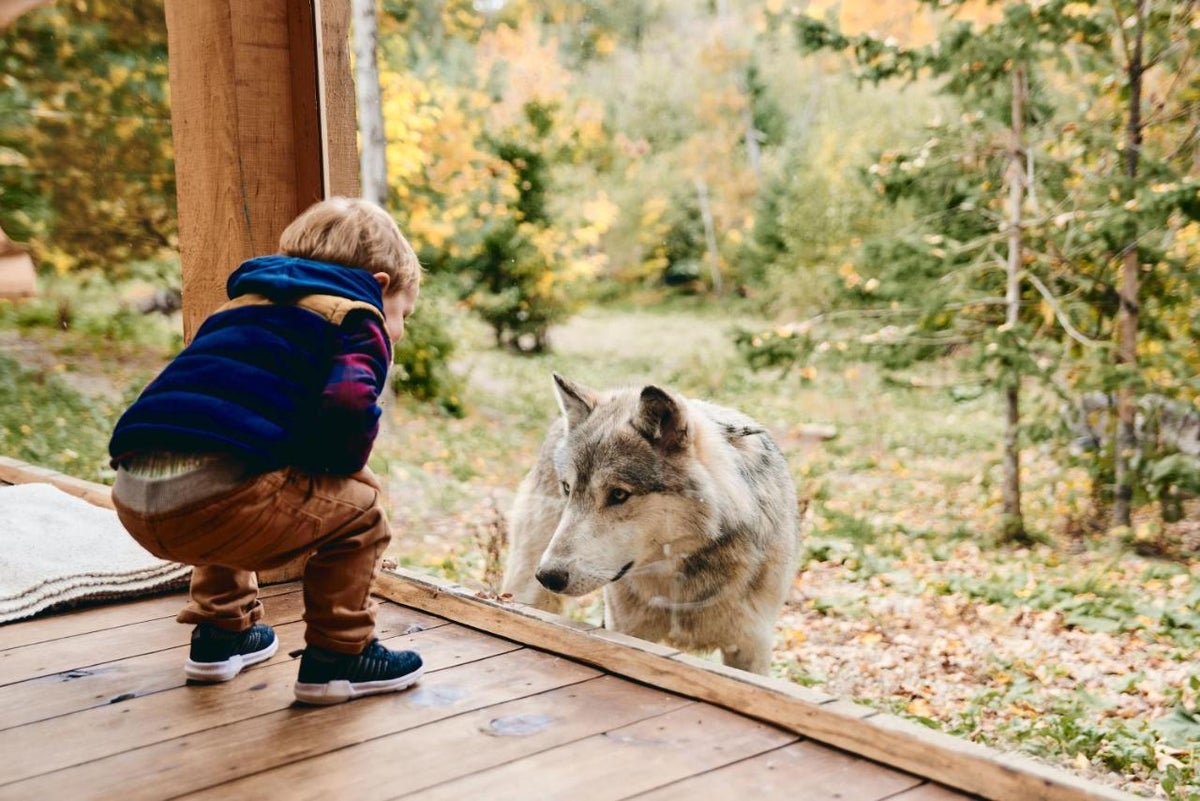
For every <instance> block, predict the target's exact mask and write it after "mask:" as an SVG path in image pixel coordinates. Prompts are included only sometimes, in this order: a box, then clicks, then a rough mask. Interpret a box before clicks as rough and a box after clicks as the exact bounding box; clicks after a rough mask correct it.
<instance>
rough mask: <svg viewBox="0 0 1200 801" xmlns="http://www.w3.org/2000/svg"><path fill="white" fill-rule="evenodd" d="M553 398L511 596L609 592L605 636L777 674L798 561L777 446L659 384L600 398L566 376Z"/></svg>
mask: <svg viewBox="0 0 1200 801" xmlns="http://www.w3.org/2000/svg"><path fill="white" fill-rule="evenodd" d="M554 389H555V394H556V395H557V398H558V403H559V407H560V409H561V411H562V416H561V417H560V418H559V419H558V420H556V421H555V422H554V424H553V425H552V426H551V428H550V431H549V434H548V436H547V437H546V440H545V442H544V443H543V444H542V447H541V451H540V453H539V454H538V457H537V461H536V463H535V464H534V466H533V468H532V469H531V470H530V471H529V474H528V475H527V476H526V477H525V479H524V480H523V481H522V482H521V486H520V488H519V489H518V491H517V498H516V500H515V502H514V507H513V513H512V517H511V526H510V532H511V537H512V542H511V546H510V551H509V555H508V560H507V564H506V569H505V578H504V586H503V591H504V592H507V593H511V594H512V596H513V598H514V600H516V601H520V602H523V603H528V604H532V605H534V606H536V607H539V608H542V609H546V610H549V611H554V612H557V611H560V610H561V607H562V602H563V596H564V595H566V596H579V595H584V594H586V593H589V592H592V591H593V590H596V589H600V588H603V592H604V625H605V627H606V628H610V629H613V630H615V631H619V632H623V633H626V634H630V635H633V636H635V637H640V638H642V639H646V640H652V641H658V642H664V643H667V644H669V645H672V646H674V647H677V648H680V649H682V650H689V651H711V650H714V649H720V651H721V655H722V658H723V660H724V662H725V664H727V665H730V666H733V667H737V668H742V669H744V670H750V671H754V672H756V673H764V674H765V673H766V672H767V670H768V668H769V667H770V663H771V642H772V637H773V629H774V624H775V620H776V618H777V617H778V615H779V610H780V608H781V607H782V605H783V602H784V600H785V599H786V597H787V594H788V591H789V589H790V588H791V585H792V580H793V578H794V577H795V574H796V569H797V564H796V563H797V557H798V550H799V520H798V518H799V513H798V510H797V505H796V488H795V485H794V484H793V481H792V478H791V475H790V473H789V471H788V466H787V462H786V461H785V460H784V458H783V455H782V454H781V453H780V451H779V448H778V447H777V446H776V445H775V443H774V441H772V439H771V438H770V436H769V435H768V434H767V432H766V431H765V430H764V429H763V428H762V426H760V425H759V424H757V423H756V422H754V421H753V420H751V419H750V418H749V417H747V416H745V415H744V414H741V413H740V412H737V411H734V410H732V409H726V408H723V407H721V406H717V405H714V404H711V403H706V402H703V401H698V400H690V399H687V398H683V397H681V396H680V395H678V394H676V393H674V392H670V391H668V390H664V389H661V388H659V387H656V386H647V387H644V388H642V389H621V390H615V391H610V392H596V391H593V390H591V389H587V388H586V387H583V386H580V385H579V384H576V383H573V382H571V381H568V380H567V379H565V378H563V377H561V376H559V375H557V374H555V375H554Z"/></svg>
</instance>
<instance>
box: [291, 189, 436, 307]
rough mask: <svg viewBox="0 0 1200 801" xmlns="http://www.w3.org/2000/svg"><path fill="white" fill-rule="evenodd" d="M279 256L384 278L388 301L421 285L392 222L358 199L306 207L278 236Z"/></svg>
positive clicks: (414, 259)
mask: <svg viewBox="0 0 1200 801" xmlns="http://www.w3.org/2000/svg"><path fill="white" fill-rule="evenodd" d="M279 252H280V253H282V254H283V255H285V256H296V257H298V258H302V259H312V260H313V261H326V262H332V263H333V264H340V265H343V266H345V267H358V268H361V269H363V270H366V271H367V272H370V273H372V274H374V273H386V274H387V276H388V278H389V281H388V287H387V294H389V295H394V294H395V293H397V292H400V291H401V290H404V289H408V288H410V287H414V286H417V285H418V284H420V282H421V264H420V262H418V261H417V254H416V253H414V252H413V249H412V245H410V244H409V243H408V240H407V239H405V238H404V234H402V233H400V227H399V226H398V225H396V221H395V220H393V219H392V217H391V215H390V214H388V213H387V212H386V211H384V210H383V209H381V208H380V207H379V206H377V205H375V204H374V203H371V202H370V201H367V200H361V199H359V198H353V197H331V198H328V199H327V200H322V201H320V202H318V203H314V204H313V205H311V206H309V207H308V208H307V209H306V210H305V211H304V212H303V213H302V214H301V215H300V216H299V217H297V218H296V219H295V220H292V222H291V224H290V225H288V227H287V228H285V229H284V230H283V234H282V235H280V237H279Z"/></svg>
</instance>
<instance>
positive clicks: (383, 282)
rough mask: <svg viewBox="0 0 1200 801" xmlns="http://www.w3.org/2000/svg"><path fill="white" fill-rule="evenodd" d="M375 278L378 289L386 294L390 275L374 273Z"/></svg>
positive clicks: (390, 280)
mask: <svg viewBox="0 0 1200 801" xmlns="http://www.w3.org/2000/svg"><path fill="white" fill-rule="evenodd" d="M375 280H376V281H378V282H379V289H380V291H382V292H383V293H384V294H385V295H386V294H387V288H388V284H390V283H391V282H392V279H391V276H389V275H388V274H387V273H375Z"/></svg>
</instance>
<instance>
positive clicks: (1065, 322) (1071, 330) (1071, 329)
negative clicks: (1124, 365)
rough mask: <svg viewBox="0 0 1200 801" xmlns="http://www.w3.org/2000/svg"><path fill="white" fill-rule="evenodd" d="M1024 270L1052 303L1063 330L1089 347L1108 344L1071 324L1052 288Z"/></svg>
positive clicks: (1038, 289)
mask: <svg viewBox="0 0 1200 801" xmlns="http://www.w3.org/2000/svg"><path fill="white" fill-rule="evenodd" d="M1023 272H1024V274H1025V277H1026V278H1028V279H1029V283H1031V284H1033V286H1034V288H1036V289H1037V291H1038V292H1040V293H1041V295H1042V297H1043V298H1045V299H1046V302H1047V303H1049V304H1050V308H1052V309H1053V310H1054V317H1055V319H1057V320H1058V323H1059V325H1061V326H1062V327H1063V330H1064V331H1066V332H1067V335H1068V336H1070V337H1071V339H1073V340H1075V341H1076V342H1078V343H1079V344H1080V345H1083V346H1084V347H1088V348H1100V347H1104V346H1105V345H1107V344H1108V343H1107V342H1101V341H1097V340H1095V339H1090V338H1088V337H1086V336H1084V335H1083V334H1081V333H1080V332H1079V330H1078V329H1076V328H1075V326H1073V325H1071V321H1070V320H1069V319H1067V315H1066V312H1064V311H1063V308H1062V306H1061V305H1059V303H1058V299H1057V298H1055V297H1054V295H1053V294H1052V293H1051V292H1050V290H1049V289H1047V288H1046V285H1045V284H1043V283H1042V282H1041V280H1040V279H1039V278H1038V277H1037V276H1036V275H1034V274H1033V273H1031V272H1029V271H1028V270H1024V271H1023Z"/></svg>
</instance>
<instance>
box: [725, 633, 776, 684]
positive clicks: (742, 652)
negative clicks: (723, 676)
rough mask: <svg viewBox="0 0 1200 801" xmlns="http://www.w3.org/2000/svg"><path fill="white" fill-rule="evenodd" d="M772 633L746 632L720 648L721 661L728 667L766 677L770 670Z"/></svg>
mask: <svg viewBox="0 0 1200 801" xmlns="http://www.w3.org/2000/svg"><path fill="white" fill-rule="evenodd" d="M771 640H772V632H771V631H770V630H766V631H746V632H743V634H742V636H740V637H738V638H737V639H736V640H735V641H734V642H732V643H730V644H729V645H728V646H724V647H722V648H721V661H723V662H724V663H725V664H726V665H728V666H729V667H735V668H739V669H741V670H748V671H750V672H751V673H758V674H761V675H763V676H766V675H767V674H768V672H769V671H770V669H771Z"/></svg>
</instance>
